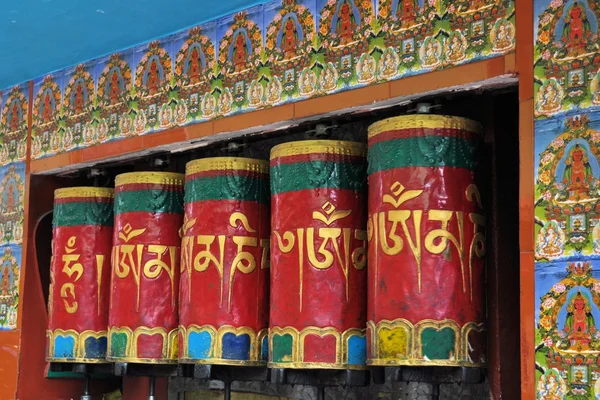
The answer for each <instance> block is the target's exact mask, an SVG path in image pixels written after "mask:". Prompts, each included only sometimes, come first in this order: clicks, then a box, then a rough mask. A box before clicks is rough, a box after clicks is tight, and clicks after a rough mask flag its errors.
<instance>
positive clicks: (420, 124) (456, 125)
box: [369, 115, 482, 139]
mask: <svg viewBox="0 0 600 400" xmlns="http://www.w3.org/2000/svg"><path fill="white" fill-rule="evenodd" d="M422 128H426V129H460V130H463V131H468V132H473V133H481V132H482V126H481V124H480V123H479V122H477V121H473V120H471V119H467V118H462V117H450V116H446V115H401V116H399V117H392V118H387V119H384V120H381V121H377V122H375V123H374V124H372V125H371V126H369V139H370V138H372V137H374V136H377V135H379V134H380V133H382V132H389V131H395V130H402V129H422Z"/></svg>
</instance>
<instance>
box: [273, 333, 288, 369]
mask: <svg viewBox="0 0 600 400" xmlns="http://www.w3.org/2000/svg"><path fill="white" fill-rule="evenodd" d="M272 340H273V346H272V348H271V352H272V357H271V360H272V362H275V363H285V362H291V361H292V360H293V354H292V351H293V350H292V349H293V347H294V346H293V344H294V343H293V342H294V339H293V338H292V335H290V334H289V333H286V334H284V335H277V334H276V335H273V339H272Z"/></svg>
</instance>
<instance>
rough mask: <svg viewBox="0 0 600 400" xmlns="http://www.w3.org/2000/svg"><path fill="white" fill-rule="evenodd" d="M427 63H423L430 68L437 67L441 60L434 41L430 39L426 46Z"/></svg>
mask: <svg viewBox="0 0 600 400" xmlns="http://www.w3.org/2000/svg"><path fill="white" fill-rule="evenodd" d="M424 61H425V62H424V63H423V65H424V66H426V67H429V66H432V65H436V64H437V63H438V62H439V61H440V59H439V57H438V54H437V50H436V48H435V44H434V42H433V39H430V40H429V41H428V42H427V44H426V45H425V60H424Z"/></svg>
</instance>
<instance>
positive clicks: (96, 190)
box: [54, 186, 114, 199]
mask: <svg viewBox="0 0 600 400" xmlns="http://www.w3.org/2000/svg"><path fill="white" fill-rule="evenodd" d="M72 197H81V198H85V197H107V198H112V197H114V190H113V189H112V188H102V187H92V186H80V187H68V188H61V189H56V190H55V191H54V198H55V199H66V198H72Z"/></svg>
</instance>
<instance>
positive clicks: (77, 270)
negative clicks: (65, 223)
mask: <svg viewBox="0 0 600 400" xmlns="http://www.w3.org/2000/svg"><path fill="white" fill-rule="evenodd" d="M76 244H77V236H71V237H70V238H69V239H68V240H67V245H66V246H65V254H63V255H62V257H61V260H62V263H63V267H62V273H64V274H65V275H67V276H68V277H69V279H70V280H71V281H70V282H65V283H63V284H62V286H61V287H60V297H61V298H62V299H63V303H64V305H65V309H66V310H67V312H68V313H69V314H74V313H76V312H77V310H78V309H79V303H78V302H77V296H76V290H75V289H76V287H75V283H77V282H78V281H79V280H80V279H81V277H82V276H83V274H84V272H85V268H84V266H83V265H82V264H81V263H80V262H79V259H80V258H81V254H79V253H76V251H77V247H76ZM103 266H104V256H103V255H96V272H97V288H98V315H100V305H101V302H102V297H101V294H100V293H101V292H100V290H101V280H102V268H103Z"/></svg>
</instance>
